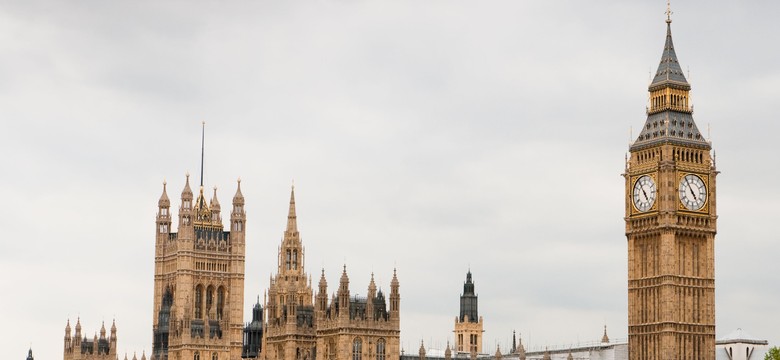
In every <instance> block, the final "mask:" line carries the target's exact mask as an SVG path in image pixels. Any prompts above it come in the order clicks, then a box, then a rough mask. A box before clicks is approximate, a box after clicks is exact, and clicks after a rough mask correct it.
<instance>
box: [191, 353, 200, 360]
mask: <svg viewBox="0 0 780 360" xmlns="http://www.w3.org/2000/svg"><path fill="white" fill-rule="evenodd" d="M192 360H200V353H199V352H197V351H196V352H195V354H193V355H192Z"/></svg>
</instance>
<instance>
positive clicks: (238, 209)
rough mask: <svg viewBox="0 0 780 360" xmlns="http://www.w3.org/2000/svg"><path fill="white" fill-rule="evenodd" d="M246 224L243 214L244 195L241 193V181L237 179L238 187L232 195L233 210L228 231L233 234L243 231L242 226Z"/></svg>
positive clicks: (244, 214)
mask: <svg viewBox="0 0 780 360" xmlns="http://www.w3.org/2000/svg"><path fill="white" fill-rule="evenodd" d="M245 222H246V213H245V212H244V194H242V193H241V179H238V186H237V188H236V194H235V195H233V210H232V211H231V212H230V224H231V225H230V229H231V232H232V233H234V234H238V233H241V234H243V233H244V231H246V230H245V229H244V224H245Z"/></svg>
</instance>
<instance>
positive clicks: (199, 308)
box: [195, 285, 203, 319]
mask: <svg viewBox="0 0 780 360" xmlns="http://www.w3.org/2000/svg"><path fill="white" fill-rule="evenodd" d="M195 318H196V319H202V318H203V286H202V285H198V286H196V287H195Z"/></svg>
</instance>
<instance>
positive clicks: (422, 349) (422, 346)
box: [420, 340, 425, 360]
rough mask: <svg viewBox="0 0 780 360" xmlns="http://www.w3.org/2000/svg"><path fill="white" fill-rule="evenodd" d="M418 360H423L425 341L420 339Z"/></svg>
mask: <svg viewBox="0 0 780 360" xmlns="http://www.w3.org/2000/svg"><path fill="white" fill-rule="evenodd" d="M420 360H425V343H424V342H423V341H422V340H420Z"/></svg>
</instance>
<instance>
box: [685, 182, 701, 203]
mask: <svg viewBox="0 0 780 360" xmlns="http://www.w3.org/2000/svg"><path fill="white" fill-rule="evenodd" d="M685 181H686V182H687V183H688V190H690V191H691V195H693V200H696V201H699V199H697V198H696V193H695V192H693V188H692V187H691V180H690V179H688V178H685Z"/></svg>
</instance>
